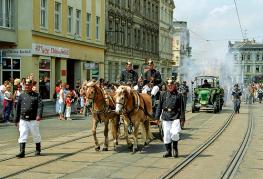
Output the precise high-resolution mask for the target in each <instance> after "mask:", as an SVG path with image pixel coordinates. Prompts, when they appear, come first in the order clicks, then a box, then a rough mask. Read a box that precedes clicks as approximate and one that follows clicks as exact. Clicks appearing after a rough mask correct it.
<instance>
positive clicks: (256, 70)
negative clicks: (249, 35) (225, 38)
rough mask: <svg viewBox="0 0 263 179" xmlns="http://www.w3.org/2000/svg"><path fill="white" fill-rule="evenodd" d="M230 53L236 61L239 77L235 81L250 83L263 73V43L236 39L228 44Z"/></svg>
mask: <svg viewBox="0 0 263 179" xmlns="http://www.w3.org/2000/svg"><path fill="white" fill-rule="evenodd" d="M228 48H229V53H228V55H229V56H230V58H232V59H233V61H234V66H235V70H236V71H237V73H238V75H237V76H236V77H237V78H238V79H233V80H234V81H235V82H241V83H243V84H248V83H251V82H252V81H254V79H255V77H256V76H262V74H263V43H257V42H256V41H255V40H244V41H236V42H234V43H232V42H229V44H228Z"/></svg>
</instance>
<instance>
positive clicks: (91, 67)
mask: <svg viewBox="0 0 263 179" xmlns="http://www.w3.org/2000/svg"><path fill="white" fill-rule="evenodd" d="M97 68H98V63H92V62H86V63H84V69H85V70H94V69H97Z"/></svg>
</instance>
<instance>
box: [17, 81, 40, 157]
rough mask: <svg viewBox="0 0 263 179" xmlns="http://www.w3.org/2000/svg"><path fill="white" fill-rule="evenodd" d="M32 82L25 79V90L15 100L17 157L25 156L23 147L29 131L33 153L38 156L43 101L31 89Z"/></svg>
mask: <svg viewBox="0 0 263 179" xmlns="http://www.w3.org/2000/svg"><path fill="white" fill-rule="evenodd" d="M32 87H33V82H32V80H31V79H27V80H26V84H25V92H24V93H22V94H21V95H20V96H19V98H18V101H17V109H16V117H15V124H16V126H19V139H18V143H19V145H20V153H19V154H18V155H17V157H18V158H24V157H25V147H26V142H27V138H28V133H29V132H31V134H32V136H33V140H34V142H35V144H36V152H35V155H36V156H39V155H40V152H41V145H40V142H41V136H40V133H39V121H40V119H41V117H42V113H43V103H42V99H41V96H40V95H39V94H38V93H36V92H34V91H32Z"/></svg>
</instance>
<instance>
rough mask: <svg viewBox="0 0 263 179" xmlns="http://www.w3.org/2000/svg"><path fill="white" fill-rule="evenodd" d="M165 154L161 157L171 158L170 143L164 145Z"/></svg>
mask: <svg viewBox="0 0 263 179" xmlns="http://www.w3.org/2000/svg"><path fill="white" fill-rule="evenodd" d="M165 148H166V153H165V154H164V155H163V157H164V158H166V157H171V156H172V143H169V144H165Z"/></svg>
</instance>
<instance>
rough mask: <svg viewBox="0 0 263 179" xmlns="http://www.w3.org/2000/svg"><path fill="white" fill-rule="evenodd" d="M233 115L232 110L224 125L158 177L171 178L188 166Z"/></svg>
mask: <svg viewBox="0 0 263 179" xmlns="http://www.w3.org/2000/svg"><path fill="white" fill-rule="evenodd" d="M233 117H234V112H232V113H231V114H230V116H229V117H228V119H227V120H226V122H225V123H224V125H223V126H222V127H221V128H219V129H218V130H217V131H216V132H215V133H214V134H213V135H212V136H211V137H210V138H209V139H208V140H206V141H205V142H204V143H203V144H201V145H200V146H199V147H198V148H196V149H195V150H194V151H193V152H191V153H190V154H189V155H188V156H187V157H186V158H185V159H184V160H183V161H181V162H180V163H178V164H177V165H176V166H174V167H173V168H171V169H170V170H168V171H167V172H166V173H164V174H163V175H162V176H161V177H160V178H161V179H168V178H173V177H174V176H176V175H177V174H178V173H179V172H181V171H182V170H183V169H184V168H185V167H186V166H188V165H189V164H190V163H191V162H192V161H193V160H194V159H195V158H197V157H198V156H199V155H200V154H201V153H202V152H203V151H205V149H207V148H208V147H209V146H210V145H211V144H212V143H213V142H214V141H215V140H216V139H217V138H218V137H219V136H220V135H221V134H222V133H223V132H224V131H225V129H226V128H227V127H228V126H229V124H230V123H231V121H232V119H233Z"/></svg>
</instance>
